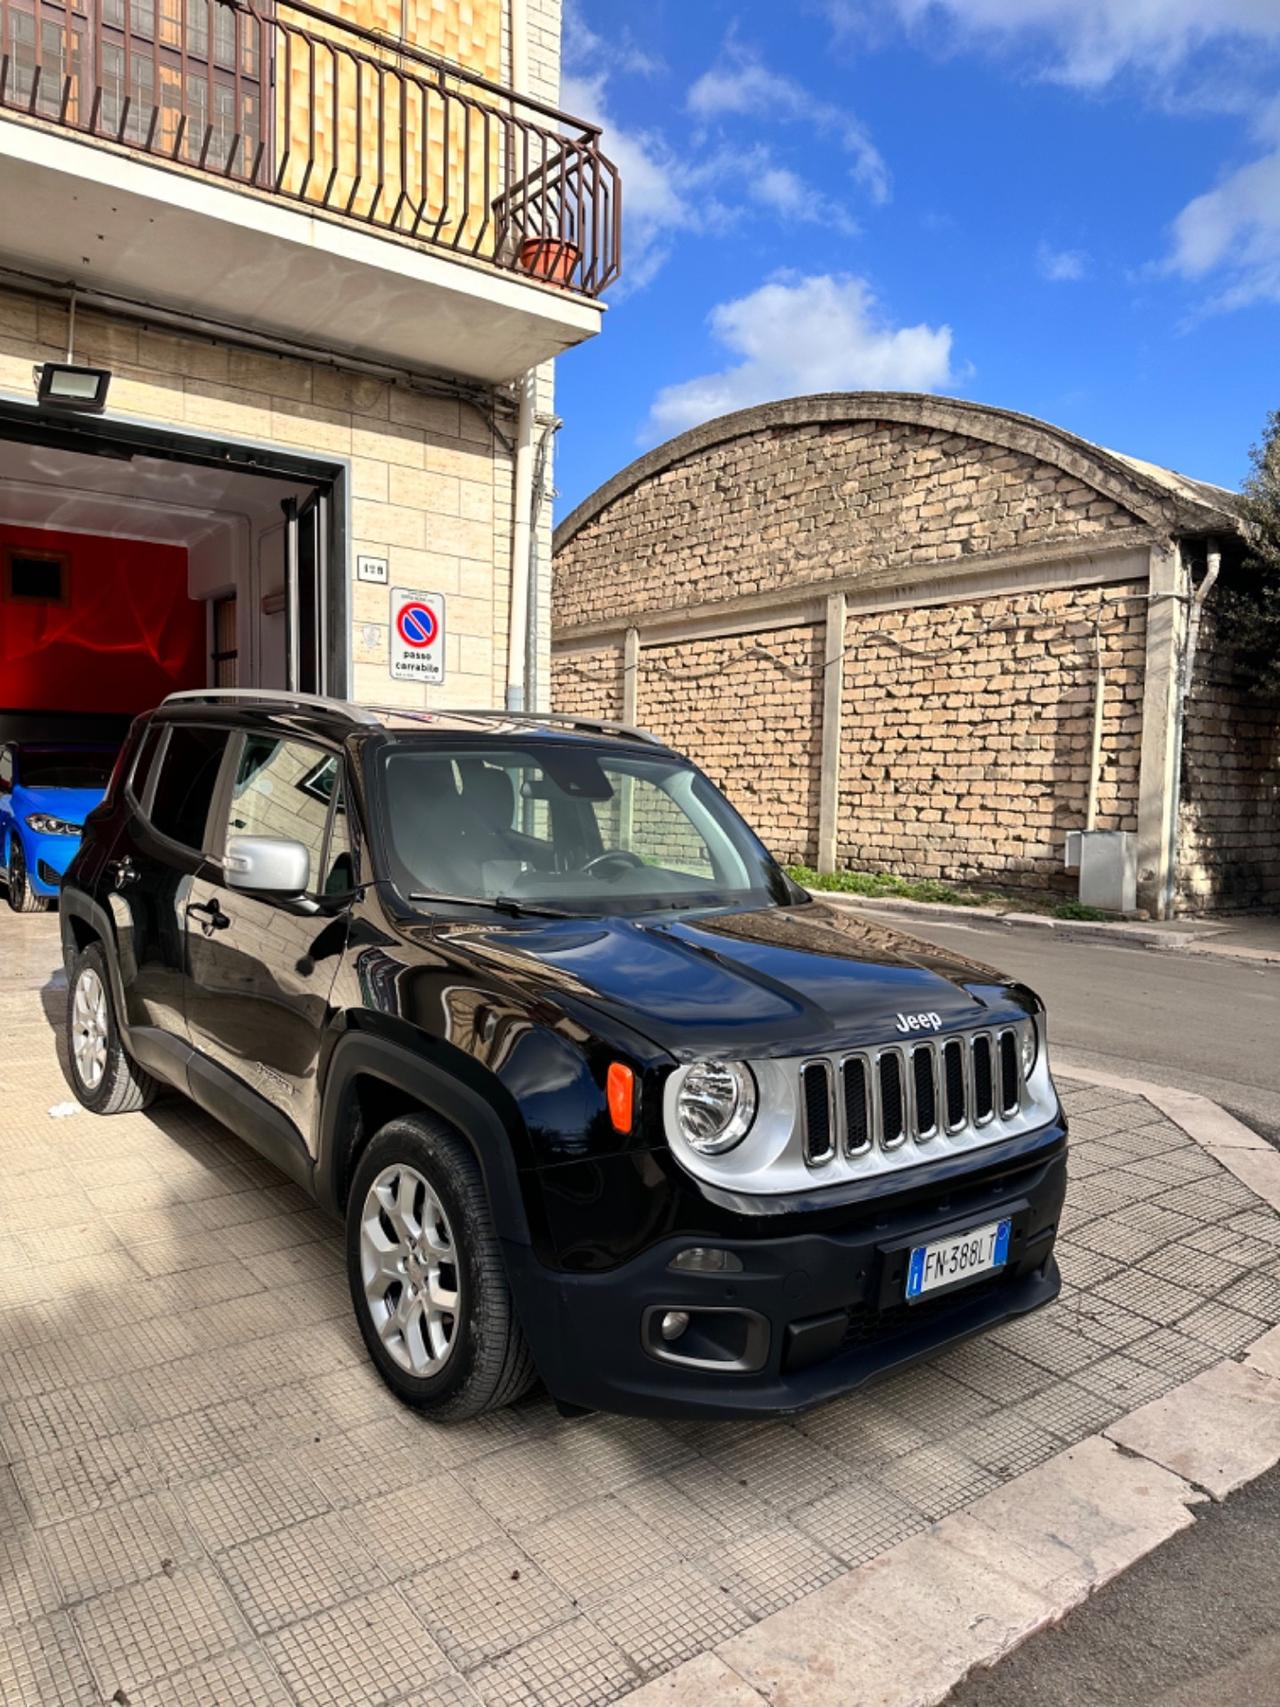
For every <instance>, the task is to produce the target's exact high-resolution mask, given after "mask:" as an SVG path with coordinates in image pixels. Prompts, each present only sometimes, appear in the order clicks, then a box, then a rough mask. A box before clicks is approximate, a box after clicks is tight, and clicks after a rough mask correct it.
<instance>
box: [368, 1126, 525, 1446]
mask: <svg viewBox="0 0 1280 1707" xmlns="http://www.w3.org/2000/svg"><path fill="white" fill-rule="evenodd" d="M347 1275H348V1279H349V1281H350V1284H351V1299H352V1303H353V1304H354V1306H355V1312H356V1320H357V1321H358V1322H359V1324H360V1332H361V1334H362V1335H363V1337H364V1343H365V1345H366V1346H367V1347H368V1351H369V1356H370V1357H371V1358H372V1359H373V1362H374V1365H375V1367H376V1368H377V1370H378V1373H379V1374H380V1375H381V1376H382V1378H383V1380H384V1381H385V1382H386V1383H387V1385H388V1386H389V1387H390V1388H391V1390H392V1392H393V1393H394V1394H395V1395H396V1397H397V1398H398V1399H400V1400H402V1401H403V1402H404V1403H405V1404H407V1405H412V1406H413V1407H414V1408H415V1409H417V1410H420V1411H423V1412H425V1413H426V1414H427V1415H428V1416H430V1417H431V1418H432V1419H433V1420H435V1421H437V1422H463V1421H465V1420H466V1419H467V1418H469V1417H476V1416H480V1415H481V1414H482V1413H483V1412H485V1411H492V1410H498V1409H499V1408H501V1407H502V1406H504V1405H509V1404H512V1403H514V1401H515V1400H516V1399H518V1398H519V1397H520V1396H521V1394H522V1393H524V1392H526V1391H527V1390H528V1388H529V1387H530V1385H531V1384H532V1383H533V1381H534V1379H535V1373H536V1372H535V1370H534V1365H533V1359H532V1357H531V1356H530V1354H529V1348H528V1346H527V1345H526V1344H525V1339H524V1335H523V1333H522V1332H521V1331H520V1324H519V1322H518V1321H517V1320H516V1313H515V1306H514V1304H513V1302H512V1298H511V1289H510V1287H509V1286H508V1284H507V1275H506V1269H505V1266H504V1264H503V1260H502V1253H501V1250H500V1247H499V1244H498V1237H497V1233H496V1232H495V1230H494V1225H493V1216H492V1214H491V1213H490V1209H489V1199H488V1195H487V1193H486V1192H485V1188H484V1179H483V1176H482V1175H481V1172H480V1168H479V1164H478V1163H477V1162H476V1159H475V1156H474V1155H473V1154H472V1151H471V1148H470V1146H469V1145H468V1144H467V1143H465V1142H464V1141H463V1139H461V1138H460V1137H459V1136H458V1134H457V1133H456V1132H454V1131H453V1130H452V1129H451V1128H450V1127H448V1126H446V1125H445V1124H444V1123H443V1122H442V1121H439V1120H435V1119H433V1118H432V1117H431V1116H429V1115H425V1114H413V1115H405V1116H403V1117H402V1118H400V1119H398V1120H393V1121H390V1122H389V1123H388V1124H387V1125H386V1126H384V1127H383V1128H382V1130H381V1131H380V1132H378V1133H377V1134H376V1135H375V1136H374V1138H373V1139H372V1140H371V1141H370V1143H369V1146H368V1148H367V1149H366V1150H365V1152H364V1154H363V1155H362V1156H361V1158H360V1161H359V1164H358V1166H357V1168H356V1172H355V1178H354V1179H353V1180H352V1182H351V1193H350V1196H349V1198H348V1200H347Z"/></svg>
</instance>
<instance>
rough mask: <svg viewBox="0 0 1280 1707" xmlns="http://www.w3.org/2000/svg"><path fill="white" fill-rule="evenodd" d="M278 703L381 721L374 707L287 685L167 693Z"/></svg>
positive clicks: (190, 700)
mask: <svg viewBox="0 0 1280 1707" xmlns="http://www.w3.org/2000/svg"><path fill="white" fill-rule="evenodd" d="M237 701H238V702H239V703H240V704H242V705H274V706H279V707H280V709H281V710H285V709H287V708H288V707H289V706H291V705H296V706H306V705H313V706H316V707H317V708H318V709H320V710H322V711H332V712H336V713H338V714H339V715H340V716H342V717H346V718H348V719H349V720H350V721H351V722H352V723H377V722H378V721H379V719H378V718H376V717H375V716H374V715H373V713H372V712H371V711H366V710H365V708H364V707H363V706H362V705H353V704H352V703H351V701H350V700H347V699H327V698H326V697H325V695H324V694H319V693H291V692H290V691H289V690H288V689H287V688H184V689H183V690H182V692H181V693H171V694H166V695H165V697H164V700H163V701H162V703H163V704H164V705H225V704H228V703H231V704H234V703H236V702H237Z"/></svg>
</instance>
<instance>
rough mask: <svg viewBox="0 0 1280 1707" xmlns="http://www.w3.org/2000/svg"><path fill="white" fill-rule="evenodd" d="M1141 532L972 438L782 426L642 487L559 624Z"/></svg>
mask: <svg viewBox="0 0 1280 1707" xmlns="http://www.w3.org/2000/svg"><path fill="white" fill-rule="evenodd" d="M1134 525H1135V517H1133V516H1132V515H1130V514H1129V513H1128V512H1127V511H1125V510H1123V509H1122V508H1121V507H1120V506H1119V505H1118V504H1116V503H1115V502H1113V501H1112V500H1111V499H1110V498H1106V497H1102V496H1101V495H1100V494H1099V493H1098V492H1097V491H1095V490H1094V489H1093V488H1092V487H1089V486H1087V485H1085V484H1084V483H1083V482H1082V481H1080V480H1078V479H1076V478H1075V476H1074V475H1071V474H1067V473H1064V472H1062V471H1061V470H1060V469H1058V468H1055V467H1053V466H1051V465H1050V464H1048V463H1044V462H1041V461H1038V460H1037V459H1036V458H1035V457H1033V456H1030V455H1028V454H1026V453H1024V452H1022V451H1017V450H1006V449H1004V448H1003V447H1002V446H999V445H993V444H990V443H987V442H984V441H981V440H978V439H974V438H970V437H968V436H966V435H963V434H960V433H952V432H943V431H940V430H938V429H934V428H927V427H921V426H916V425H908V424H904V423H890V422H875V421H855V422H844V423H838V424H831V423H817V424H810V425H807V426H778V427H769V428H765V429H762V430H760V431H757V432H754V433H751V434H748V435H746V436H743V437H740V438H734V439H729V440H726V441H721V442H719V443H716V444H713V445H711V446H709V447H708V448H706V449H704V450H701V451H698V452H695V453H694V454H692V455H690V456H688V457H687V458H685V459H684V460H683V461H681V462H678V463H676V464H675V465H673V466H671V467H669V468H667V469H665V470H663V471H662V472H661V473H659V474H657V475H656V476H654V477H653V478H650V479H648V480H644V481H642V482H641V483H640V485H638V486H636V487H634V488H633V489H632V490H631V491H629V492H625V493H624V494H622V496H620V497H619V498H618V499H617V500H616V501H615V502H613V503H612V504H610V505H608V506H607V508H606V509H605V510H603V511H602V512H601V513H600V514H599V515H598V516H596V517H595V518H594V519H593V520H592V521H591V522H590V523H588V525H587V526H585V527H584V528H582V529H581V530H580V531H579V532H578V533H577V534H575V535H574V537H573V538H571V539H570V540H569V541H568V542H567V544H566V545H565V546H564V547H563V548H562V549H561V551H560V552H559V553H558V554H557V558H556V567H555V574H556V580H555V605H556V622H557V626H558V627H563V628H571V627H573V626H574V625H576V624H579V623H585V622H592V621H599V620H601V619H606V618H607V619H613V618H616V617H619V616H623V615H626V614H628V613H631V612H642V611H657V610H666V609H670V608H672V607H673V606H674V607H678V606H681V605H686V604H697V603H701V602H703V601H711V600H717V599H725V598H731V597H735V596H738V595H741V594H744V593H753V592H760V591H763V590H766V589H769V588H775V587H784V586H786V585H788V584H789V583H792V582H796V581H806V580H820V579H823V578H825V577H828V576H832V575H845V574H848V573H850V572H852V571H856V570H858V569H862V568H866V569H868V570H884V571H888V572H901V571H904V570H907V569H910V568H913V567H922V566H925V565H928V564H945V563H947V562H950V561H952V560H954V559H957V558H961V557H967V556H969V555H971V554H980V553H982V552H985V551H1003V550H1007V549H1010V548H1013V547H1018V546H1033V545H1043V544H1046V543H1049V542H1051V541H1055V540H1068V539H1070V540H1076V539H1079V538H1081V537H1084V536H1094V535H1096V536H1099V537H1101V536H1104V535H1106V534H1107V533H1109V532H1114V531H1116V530H1119V529H1125V528H1131V527H1132V526H1134ZM899 578H901V577H900V575H899Z"/></svg>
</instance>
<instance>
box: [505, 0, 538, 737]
mask: <svg viewBox="0 0 1280 1707" xmlns="http://www.w3.org/2000/svg"><path fill="white" fill-rule="evenodd" d="M510 16H511V88H512V92H513V93H514V94H516V95H524V94H526V93H527V92H528V88H529V8H528V0H511V14H510ZM514 108H515V102H514V101H513V102H512V109H513V110H514ZM535 384H536V377H535V374H534V372H533V370H532V369H530V371H529V372H528V373H526V374H523V375H522V376H521V378H520V380H519V381H518V387H517V388H518V391H519V399H520V408H519V415H518V417H517V420H516V451H515V464H514V467H513V470H512V492H511V614H510V620H509V624H508V631H507V710H508V711H523V710H524V708H525V678H526V658H527V653H528V645H529V575H530V565H531V563H532V561H533V549H532V548H533V477H534V468H535V463H536V453H535V450H534V443H533V432H534V419H533V415H534V388H535Z"/></svg>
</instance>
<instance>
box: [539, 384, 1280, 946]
mask: <svg viewBox="0 0 1280 1707" xmlns="http://www.w3.org/2000/svg"><path fill="white" fill-rule="evenodd" d="M1237 504H1238V500H1237V498H1236V496H1235V495H1234V494H1232V493H1230V492H1228V491H1225V490H1223V489H1222V488H1220V487H1215V486H1211V485H1207V484H1205V483H1203V482H1199V481H1196V480H1192V479H1188V478H1186V477H1185V476H1183V475H1180V474H1175V473H1173V472H1172V471H1170V470H1168V469H1164V468H1158V467H1155V466H1153V465H1152V464H1149V463H1144V462H1140V461H1137V460H1135V459H1133V458H1131V457H1126V456H1121V455H1119V454H1117V453H1116V452H1114V451H1108V450H1104V449H1102V448H1100V447H1099V446H1097V445H1093V444H1090V443H1088V442H1086V441H1085V440H1083V439H1080V438H1077V437H1076V436H1075V435H1074V434H1071V433H1068V432H1064V431H1063V430H1062V429H1061V428H1058V427H1054V426H1050V425H1049V424H1047V423H1046V422H1043V421H1038V420H1034V419H1032V418H1031V417H1030V416H1026V415H1019V414H1016V413H1014V412H1013V411H1011V410H1005V409H996V408H991V407H989V406H986V405H982V404H975V403H966V402H960V401H956V400H953V399H948V398H939V397H927V396H916V395H910V394H904V393H893V392H853V393H842V394H829V395H821V396H814V397H800V398H792V399H788V400H787V401H785V402H780V403H769V404H764V405H762V406H760V407H758V408H753V409H745V410H741V411H739V412H738V413H736V414H732V415H726V416H723V417H722V418H720V419H719V420H715V421H710V422H707V423H705V424H704V425H702V426H699V427H695V428H694V429H693V430H692V431H690V432H687V433H684V434H682V435H680V436H679V437H678V438H675V439H672V440H671V441H670V442H669V443H667V444H664V445H661V446H659V447H658V448H657V449H655V450H653V451H650V452H649V453H648V454H647V455H645V456H642V457H640V458H639V459H638V460H637V461H635V462H633V463H631V464H630V465H629V466H628V467H627V468H625V469H623V470H622V471H621V472H620V473H619V474H617V475H615V476H614V478H613V479H612V480H609V481H607V482H606V483H605V484H604V485H603V486H601V487H600V488H599V490H598V491H596V492H595V493H593V494H592V495H591V497H589V498H588V499H587V500H586V501H585V502H584V503H582V504H580V505H579V506H578V508H577V509H576V510H575V511H574V512H573V513H572V514H571V515H570V516H569V517H567V519H566V520H565V521H564V522H562V523H561V524H560V526H559V528H558V529H557V530H556V536H555V572H554V594H553V637H552V645H553V680H554V684H555V690H554V691H555V696H556V701H555V703H556V707H557V709H559V710H562V711H577V712H581V713H584V714H585V713H598V714H604V713H606V712H607V713H609V714H611V715H614V716H621V717H625V718H626V719H627V720H629V721H638V722H641V723H644V724H646V725H647V726H649V727H653V728H655V729H656V730H658V731H659V732H660V733H662V734H663V735H664V736H665V737H666V738H668V739H670V740H671V741H672V742H673V743H674V744H676V745H678V746H680V747H681V748H683V749H684V750H685V751H687V752H689V753H691V754H692V756H694V757H695V758H696V759H697V760H698V761H699V762H700V763H701V764H702V765H703V766H704V768H705V769H706V770H707V771H708V772H709V773H710V774H711V775H712V776H714V777H715V779H716V780H717V781H718V782H720V783H721V784H722V785H723V786H725V787H726V788H727V789H728V791H729V793H730V794H731V795H732V796H733V797H734V798H735V799H736V801H737V802H738V804H739V805H740V806H741V807H742V808H743V809H744V811H745V812H746V814H747V816H748V817H749V818H751V819H752V821H753V822H754V823H755V824H756V825H757V827H758V828H759V829H760V830H761V832H762V834H763V835H764V837H765V839H766V841H768V842H769V843H770V844H771V846H772V847H773V848H774V850H775V852H777V853H778V855H779V856H780V857H782V858H784V859H798V860H803V861H804V862H805V863H809V864H820V865H822V866H824V867H830V866H852V867H857V868H860V869H871V870H886V871H894V872H897V873H899V874H902V875H906V876H920V877H923V876H928V877H938V878H943V879H950V880H966V881H970V882H978V883H986V884H990V885H995V886H999V887H1003V888H1014V889H1016V888H1024V889H1026V890H1029V891H1036V892H1040V893H1050V894H1051V893H1057V894H1062V895H1067V894H1071V893H1073V892H1074V888H1075V880H1074V878H1072V877H1071V876H1070V875H1069V874H1068V873H1066V872H1065V870H1064V864H1063V856H1064V843H1065V837H1066V834H1067V832H1068V831H1071V830H1077V829H1082V828H1084V827H1085V825H1086V819H1087V816H1088V810H1089V801H1090V799H1091V798H1092V799H1093V801H1094V819H1093V823H1094V827H1096V828H1099V829H1109V830H1119V831H1127V832H1130V833H1131V835H1132V836H1133V838H1134V848H1135V850H1136V857H1137V867H1138V882H1139V900H1140V902H1141V904H1143V905H1145V906H1147V907H1148V908H1149V909H1150V910H1151V911H1153V912H1166V911H1171V910H1173V909H1174V907H1175V905H1180V906H1182V907H1188V908H1194V907H1203V906H1207V905H1214V904H1232V905H1241V904H1247V903H1249V902H1256V901H1262V900H1265V899H1268V898H1269V899H1270V900H1271V901H1273V902H1274V901H1275V900H1276V899H1277V898H1278V892H1280V852H1277V851H1276V849H1277V842H1278V841H1280V823H1278V822H1277V817H1276V814H1277V812H1278V811H1280V807H1278V805H1277V788H1276V776H1275V771H1276V764H1277V738H1276V716H1275V713H1276V708H1275V707H1267V706H1259V705H1257V703H1256V702H1250V701H1248V700H1247V698H1246V697H1245V696H1243V695H1241V693H1240V691H1239V690H1238V689H1237V688H1236V687H1235V686H1234V685H1233V683H1232V679H1231V670H1230V661H1229V658H1228V657H1227V656H1226V653H1225V650H1224V648H1223V646H1222V645H1221V644H1220V643H1219V637H1218V636H1217V635H1216V633H1215V629H1214V623H1213V617H1212V611H1213V605H1212V595H1210V596H1209V598H1208V599H1207V600H1206V602H1205V604H1204V610H1205V612H1206V613H1207V614H1206V617H1205V621H1204V623H1203V625H1202V626H1201V628H1200V641H1199V646H1198V648H1197V653H1196V659H1195V681H1194V682H1193V683H1192V685H1191V690H1190V696H1189V699H1188V709H1187V716H1186V720H1185V732H1180V731H1182V725H1183V718H1182V715H1181V713H1182V698H1183V696H1182V694H1181V691H1180V690H1181V681H1182V673H1183V669H1184V665H1185V662H1186V658H1187V633H1188V628H1189V622H1188V616H1189V612H1190V611H1191V610H1192V609H1193V608H1194V604H1195V595H1196V592H1197V590H1198V588H1199V587H1200V586H1201V585H1202V583H1203V579H1204V576H1205V574H1206V571H1207V566H1208V564H1209V562H1210V560H1211V553H1217V554H1218V555H1219V556H1220V557H1221V560H1222V562H1223V564H1224V565H1225V567H1224V571H1223V572H1224V574H1225V575H1226V576H1227V577H1230V576H1231V575H1232V574H1234V573H1236V572H1237V570H1236V565H1237V564H1238V560H1239V557H1240V537H1239V523H1238V520H1237ZM1215 560H1216V559H1215ZM1099 658H1100V661H1101V674H1102V681H1103V701H1102V719H1101V740H1100V742H1097V743H1095V740H1094V686H1095V680H1096V677H1097V674H1098V662H1099ZM1179 777H1181V781H1182V786H1181V789H1180V788H1179ZM1180 794H1181V795H1184V796H1187V798H1186V799H1185V800H1184V801H1183V803H1182V806H1181V810H1179V804H1178V803H1179V797H1180ZM1179 844H1180V845H1179Z"/></svg>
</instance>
